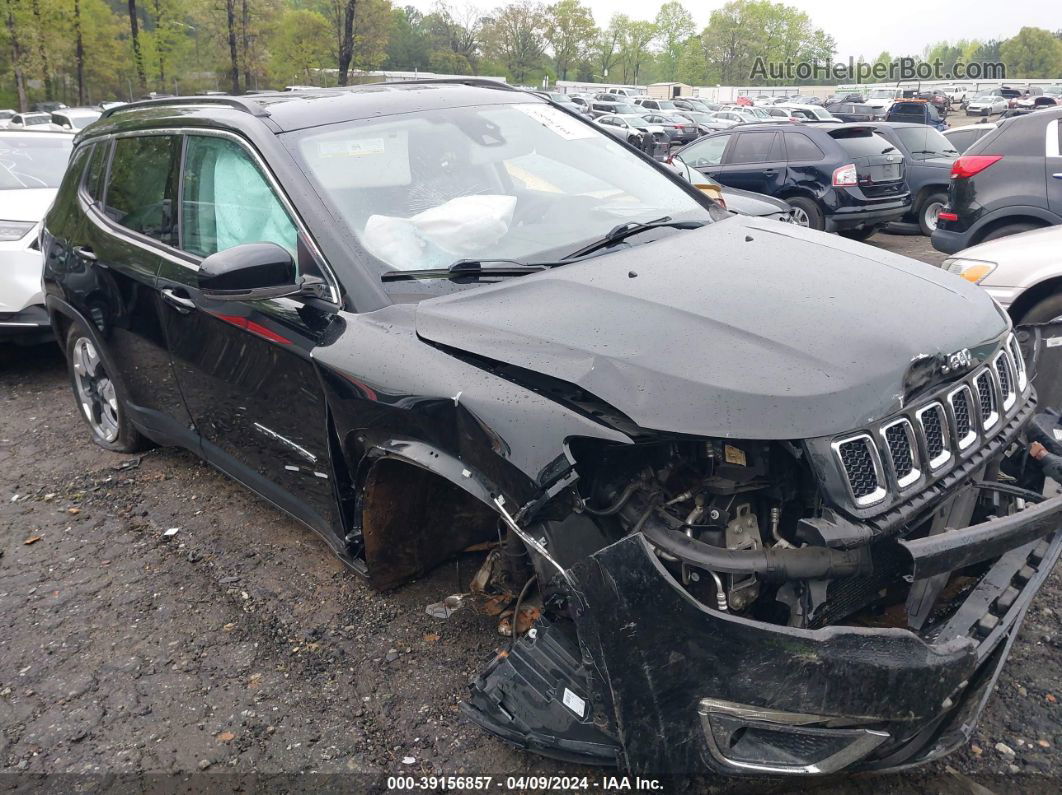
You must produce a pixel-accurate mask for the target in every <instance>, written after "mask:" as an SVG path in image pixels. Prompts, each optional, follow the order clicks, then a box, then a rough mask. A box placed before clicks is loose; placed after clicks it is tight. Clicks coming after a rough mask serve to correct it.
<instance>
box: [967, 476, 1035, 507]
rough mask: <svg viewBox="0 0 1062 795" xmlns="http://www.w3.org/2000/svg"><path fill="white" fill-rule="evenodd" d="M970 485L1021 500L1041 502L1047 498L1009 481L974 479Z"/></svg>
mask: <svg viewBox="0 0 1062 795" xmlns="http://www.w3.org/2000/svg"><path fill="white" fill-rule="evenodd" d="M972 485H973V486H975V487H977V488H979V489H985V490H986V491H998V492H999V493H1000V494H1009V495H1011V496H1012V497H1021V498H1022V499H1023V500H1028V501H1029V502H1043V501H1044V500H1046V499H1047V497H1045V496H1044V495H1043V494H1037V493H1036V492H1035V491H1031V490H1029V489H1023V488H1022V487H1021V486H1012V485H1010V484H1009V483H993V482H990V481H987V480H975V481H974V482H973V484H972Z"/></svg>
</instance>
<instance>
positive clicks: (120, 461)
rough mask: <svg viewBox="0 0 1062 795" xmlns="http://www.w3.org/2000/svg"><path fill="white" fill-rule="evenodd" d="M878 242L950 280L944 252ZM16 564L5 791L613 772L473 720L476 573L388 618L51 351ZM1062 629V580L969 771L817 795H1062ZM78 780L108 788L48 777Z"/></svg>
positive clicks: (924, 774) (4, 692) (481, 649)
mask: <svg viewBox="0 0 1062 795" xmlns="http://www.w3.org/2000/svg"><path fill="white" fill-rule="evenodd" d="M876 242H877V243H878V244H884V245H886V246H887V247H889V248H893V249H896V250H902V251H904V253H909V254H915V255H918V256H922V257H923V258H926V259H929V258H935V259H934V261H939V256H938V255H936V254H935V252H931V249H930V248H929V246H928V243H927V241H926V240H925V239H924V238H920V237H903V238H899V237H892V236H884V235H883V236H880V238H879V239H876ZM170 528H176V532H175V533H173V534H172V535H167V531H168V530H169V529H170ZM0 555H2V557H0V791H2V790H5V789H9V788H11V789H15V788H21V789H26V790H29V789H34V788H39V787H44V786H50V787H51V788H53V789H55V790H56V791H61V790H67V791H70V790H72V789H73V788H74V784H75V783H76V784H78V785H79V786H80V785H82V784H83V783H84V782H86V781H87V782H90V783H91V782H97V783H99V782H103V779H98V778H93V777H96V776H101V775H104V774H136V775H140V774H150V775H154V774H167V775H172V774H193V775H194V777H193V778H191V779H187V778H186V779H184V784H183V785H182V786H185V787H188V788H191V787H194V788H202V787H204V786H208V785H214V786H216V787H219V788H223V789H226V790H231V789H236V788H237V785H241V786H246V785H247V780H248V779H247V777H248V776H250V775H252V774H255V775H259V776H270V775H273V774H287V775H297V776H298V778H296V779H294V780H291V779H285V780H271V781H269V782H268V783H270V784H273V785H274V788H276V789H281V788H283V789H322V788H325V787H326V786H332V787H334V788H336V789H346V790H348V791H349V790H352V789H359V788H369V787H370V786H372V784H373V782H374V781H379V776H381V775H389V774H414V775H420V774H449V775H455V774H461V773H466V774H495V775H505V774H510V773H514V774H516V773H558V772H572V773H580V774H588V775H590V776H591V782H598V781H600V779H601V777H602V776H603V775H604V774H605V773H606V772H607V771H597V770H582V769H579V768H575V767H573V766H567V765H562V764H559V763H555V762H551V761H548V760H544V759H541V758H539V757H535V756H531V755H528V754H524V753H521V752H518V751H514V750H512V749H510V748H508V747H507V746H505V745H503V744H502V743H501V742H499V741H497V740H495V739H493V738H491V737H488V736H486V735H485V734H483V733H482V732H480V731H479V730H478V729H477V728H475V727H474V726H472V725H471V724H469V723H468V722H466V721H465V720H463V719H462V718H461V717H460V716H459V714H458V711H457V702H458V700H459V699H460V698H461V697H462V695H463V693H464V691H465V684H466V681H467V680H468V678H469V676H470V675H471V674H472V672H473V671H474V670H476V669H477V668H478V667H479V666H480V665H481V664H482V662H483V661H484V660H486V659H487V658H488V656H489V655H490V654H491V653H492V651H493V650H494V648H495V646H496V645H497V642H498V637H497V636H496V635H495V634H494V630H493V627H492V624H491V622H490V621H489V620H487V619H482V618H480V617H477V616H475V615H472V614H467V613H457V614H455V615H453V616H452V617H451V618H450V619H449V620H447V621H439V620H436V619H433V618H431V617H429V616H428V615H426V613H425V610H424V608H425V606H426V605H428V604H429V603H432V602H435V601H437V600H439V599H440V598H442V597H444V596H446V595H447V594H450V593H453V592H454V591H455V590H457V588H456V572H455V567H454V566H453V565H448V566H445V567H443V568H440V569H439V570H437V571H436V572H434V573H433V574H432V575H431V576H430V577H428V578H427V579H425V580H423V581H420V582H417V583H414V584H412V585H410V586H408V587H405V588H403V589H402V590H400V591H398V592H396V593H393V594H390V595H385V596H381V595H378V594H376V593H374V592H373V591H371V590H370V589H369V588H368V587H367V586H366V585H365V584H364V583H363V582H362V581H361V580H360V579H359V577H358V576H357V575H355V574H353V573H351V572H349V571H347V570H346V569H345V568H344V566H343V565H342V564H341V563H340V562H339V561H338V560H337V559H336V558H335V557H333V556H332V554H331V553H330V552H329V550H328V549H327V547H326V546H325V544H324V543H323V542H322V541H321V540H319V539H318V538H317V537H316V536H315V535H314V534H313V533H311V532H310V531H308V530H306V529H305V528H304V527H302V526H301V525H299V524H296V523H295V522H294V521H292V520H290V519H288V518H287V517H286V516H284V515H282V514H280V513H279V512H277V511H276V510H274V509H273V508H272V507H270V506H269V505H267V504H265V503H263V502H262V501H260V500H258V499H257V498H256V497H254V496H253V495H251V494H250V493H249V492H247V491H245V490H244V489H242V488H241V487H239V486H237V485H235V484H234V483H232V482H230V481H228V480H227V479H226V478H224V477H223V476H221V475H220V474H218V473H216V472H215V471H213V470H212V469H210V468H208V467H207V466H205V465H203V464H202V463H200V462H198V461H197V460H196V459H195V458H193V457H192V456H191V455H189V454H187V453H184V452H180V451H177V450H173V449H159V450H155V451H152V452H150V453H148V454H146V455H144V456H142V457H136V456H128V455H117V454H113V453H108V452H105V451H103V450H101V449H99V448H97V447H95V446H94V445H92V444H91V443H90V442H89V441H88V437H87V435H86V433H85V432H84V431H83V429H82V427H81V423H80V420H79V418H78V416H77V414H76V413H75V407H74V403H73V400H72V397H71V394H70V390H69V387H68V384H67V380H66V374H65V370H64V364H63V361H62V358H61V356H60V353H59V351H58V349H57V348H54V347H52V346H46V347H40V348H33V349H11V348H9V349H6V350H2V351H0ZM1060 612H1062V580H1060V578H1059V576H1058V574H1056V575H1054V576H1053V578H1052V579H1051V580H1050V581H1049V582H1048V585H1047V587H1046V588H1045V590H1044V592H1043V593H1041V594H1040V596H1039V597H1038V599H1037V600H1036V602H1035V604H1034V606H1033V608H1032V610H1031V612H1030V614H1029V618H1028V620H1027V621H1026V624H1025V627H1024V629H1023V630H1022V634H1021V637H1020V638H1019V640H1018V642H1017V644H1016V646H1015V648H1014V653H1013V654H1012V657H1011V660H1010V663H1009V665H1008V667H1007V668H1006V670H1005V672H1004V674H1003V676H1002V679H1001V681H1000V684H999V688H998V692H997V693H996V694H995V695H994V696H993V698H992V700H991V703H990V704H989V707H988V710H987V714H986V715H985V716H984V719H983V720H982V723H981V726H980V728H979V729H978V730H977V732H976V734H975V737H974V742H973V744H971V745H970V746H969V747H968V748H966V749H964V750H963V751H961V752H959V753H957V754H955V755H954V756H952V757H951V758H949V759H948V760H947V762H946V763H938V764H935V765H932V766H930V767H929V768H927V769H924V770H920V771H915V772H908V773H904V774H899V775H892V776H887V777H876V778H858V779H846V780H837V781H828V782H824V783H822V784H819V785H817V786H816V787H815V789H817V790H818V791H822V792H827V791H836V792H867V793H870V792H881V791H886V792H907V791H910V792H914V791H927V790H932V791H937V792H942V791H946V792H971V791H976V792H983V791H984V790H979V789H978V786H982V785H983V786H985V787H988V788H990V789H992V790H994V791H1012V792H1021V791H1024V792H1029V791H1058V789H1059V787H1058V784H1059V775H1060V774H1062V750H1060V747H1062V725H1060V720H1059V717H1060V715H1062V705H1060V704H1059V703H1058V700H1059V699H1062V685H1060V684H1059V683H1060V681H1062V679H1060V675H1062V654H1060V648H1062V633H1060V631H1059V625H1058V615H1059V613H1060ZM1056 696H1057V698H1056ZM200 771H205V772H204V773H202V775H200ZM60 773H63V774H81V775H83V776H87V777H88V778H78V779H69V778H62V777H54V776H53V777H50V778H46V779H43V780H38V779H35V778H32V775H33V774H60ZM221 773H227V774H229V775H228V776H222V775H220V774H221ZM309 773H320V774H338V777H333V778H328V777H313V778H311V777H306V776H303V775H301V774H309ZM359 774H360V775H359ZM240 776H242V777H243V778H239V777H240ZM161 782H162V779H161V778H148V779H146V783H147V784H148V785H149V786H156V787H158V786H162V783H161ZM974 782H978V783H976V784H975V783H974ZM261 783H262V782H261V781H260V782H259V784H261ZM378 786H379V785H377V787H378ZM683 786H685V783H684V782H673V783H672V786H669V787H668V789H679V788H682V787H683ZM790 787H791V785H790V784H762V783H757V784H749V783H741V784H723V783H719V784H717V785H714V786H713V789H717V790H724V789H725V790H729V791H772V792H782V791H787V790H788V789H789V788H790ZM688 788H691V789H693V788H697V789H699V788H700V787H694V786H692V785H690V786H689V787H688Z"/></svg>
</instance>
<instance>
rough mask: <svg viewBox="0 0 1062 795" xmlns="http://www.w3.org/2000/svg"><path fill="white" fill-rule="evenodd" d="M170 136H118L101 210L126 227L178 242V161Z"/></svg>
mask: <svg viewBox="0 0 1062 795" xmlns="http://www.w3.org/2000/svg"><path fill="white" fill-rule="evenodd" d="M179 144H180V141H179V139H178V138H177V137H176V136H172V135H143V136H136V137H132V138H119V139H117V141H115V144H114V157H113V159H112V161H111V168H110V175H109V178H108V182H107V193H106V198H105V200H104V212H105V213H106V214H107V216H108V217H109V218H111V219H112V220H113V221H115V222H116V223H118V224H121V225H122V226H124V227H125V228H126V229H130V230H132V231H133V232H139V233H140V234H142V235H147V236H148V237H151V238H154V239H155V240H158V241H159V242H161V243H165V244H167V245H170V246H175V245H177V239H176V237H177V236H176V232H177V213H176V212H175V211H176V208H177V167H176V166H177V162H178V160H179V159H180V145H179Z"/></svg>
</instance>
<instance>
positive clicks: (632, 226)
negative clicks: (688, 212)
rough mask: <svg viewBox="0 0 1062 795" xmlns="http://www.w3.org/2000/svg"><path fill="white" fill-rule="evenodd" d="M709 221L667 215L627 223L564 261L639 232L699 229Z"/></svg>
mask: <svg viewBox="0 0 1062 795" xmlns="http://www.w3.org/2000/svg"><path fill="white" fill-rule="evenodd" d="M706 223H708V222H707V221H673V220H671V216H670V215H665V216H664V217H663V218H657V219H656V220H655V221H645V222H644V223H634V222H631V223H626V224H620V225H619V226H615V227H613V228H612V229H611V230H609V233H608V234H607V235H605V236H604V237H603V238H601V239H600V240H595V241H594V242H593V243H591V244H589V245H587V246H583V247H582V248H581V249H579V250H578V251H573V252H572V253H571V254H569V255H568V256H566V257H565V258H564V259H566V260H569V259H576V258H577V257H583V256H585V255H587V254H592V253H593V252H595V251H597V250H598V249H602V248H607V247H608V246H611V245H612V244H613V243H618V242H619V241H621V240H625V239H626V238H628V237H630V236H631V235H636V234H638V233H639V232H644V231H646V230H647V229H660V228H663V227H670V228H672V229H697V228H698V227H702V226H704V225H705V224H706Z"/></svg>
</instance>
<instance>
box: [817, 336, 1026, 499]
mask: <svg viewBox="0 0 1062 795" xmlns="http://www.w3.org/2000/svg"><path fill="white" fill-rule="evenodd" d="M982 362H983V363H982V364H981V365H980V366H979V367H977V368H976V369H974V370H972V371H971V372H969V373H968V374H967V375H966V376H965V377H964V378H963V379H962V380H961V381H960V382H958V383H956V384H954V385H953V386H952V387H951V390H950V391H949V392H947V393H946V394H938V396H937V397H935V398H929V399H928V400H927V402H925V403H921V404H916V405H915V406H911V407H909V408H907V409H906V410H905V411H904V412H903V413H902V415H900V416H897V417H895V418H893V419H891V420H889V421H888V422H884V423H881V424H878V425H875V426H873V428H872V429H871V431H872V433H868V432H865V431H856V432H853V433H850V434H848V435H846V436H844V437H842V438H839V439H838V440H837V441H834V442H832V447H833V451H834V455H835V457H836V459H837V462H838V464H839V465H840V469H841V474H842V476H843V479H844V481H845V485H846V486H847V487H848V491H849V494H850V496H851V498H852V499H853V500H854V501H855V505H856V507H857V508H869V507H870V506H872V505H876V504H877V503H879V502H882V501H883V500H885V499H886V498H887V497H888V496H889V493H890V492H894V493H895V492H896V491H897V489H899V491H904V490H906V489H910V488H913V487H914V485H915V484H916V483H923V484H930V483H933V482H935V481H936V480H937V479H938V478H939V477H943V476H944V475H945V473H946V472H948V471H950V470H951V468H952V465H953V464H958V463H959V461H958V459H959V458H960V457H961V458H966V457H967V456H969V455H972V454H974V450H975V449H979V444H980V443H984V442H986V441H988V440H989V439H990V438H991V436H992V435H993V434H994V433H995V432H996V431H997V430H998V429H999V427H1002V424H1005V423H1002V421H1003V420H1004V419H1006V418H1008V417H1010V416H1012V415H1013V413H1014V412H1015V411H1017V410H1018V408H1017V407H1018V405H1019V404H1021V403H1022V402H1023V398H1024V396H1025V395H1026V392H1027V388H1028V384H1029V380H1028V375H1027V373H1026V371H1025V362H1024V360H1023V359H1022V358H1021V348H1020V346H1019V345H1018V342H1017V338H1016V337H1015V336H1014V335H1013V334H1011V335H1010V337H1009V338H1008V339H1007V340H1006V341H1005V342H1004V344H1003V346H1002V347H1001V348H1000V349H999V350H998V351H997V352H996V353H995V354H994V355H993V356H992V357H991V358H989V359H987V360H984V359H983V360H982ZM1001 423H1002V424H1001ZM872 434H873V435H872Z"/></svg>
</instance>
